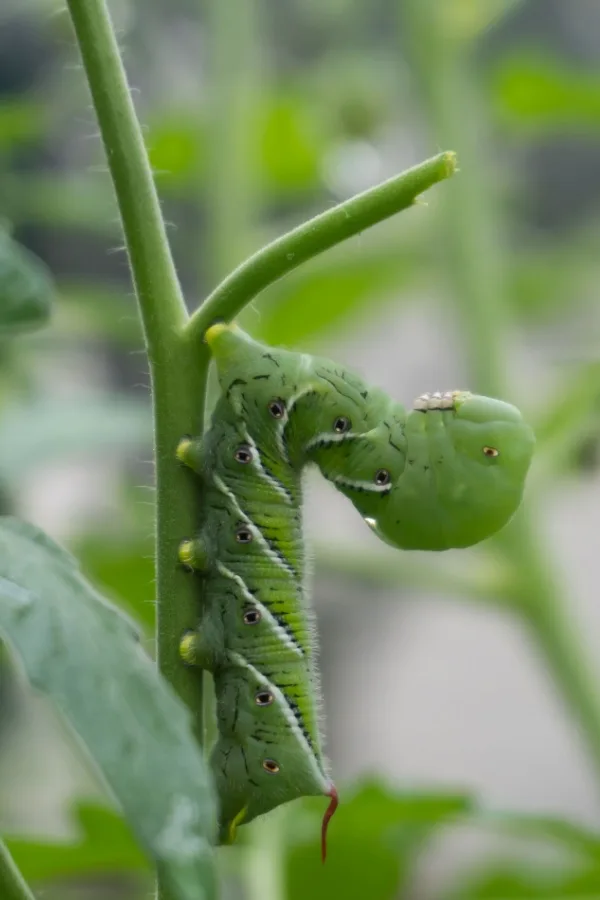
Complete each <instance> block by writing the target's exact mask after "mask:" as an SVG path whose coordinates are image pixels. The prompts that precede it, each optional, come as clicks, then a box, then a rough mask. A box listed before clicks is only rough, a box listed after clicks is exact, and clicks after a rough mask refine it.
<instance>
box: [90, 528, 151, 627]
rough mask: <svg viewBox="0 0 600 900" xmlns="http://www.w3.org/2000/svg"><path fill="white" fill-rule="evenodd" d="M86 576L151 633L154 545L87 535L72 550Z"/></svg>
mask: <svg viewBox="0 0 600 900" xmlns="http://www.w3.org/2000/svg"><path fill="white" fill-rule="evenodd" d="M74 550H75V553H76V554H77V558H78V559H79V560H80V562H81V567H82V569H83V570H84V572H85V573H86V575H87V576H88V577H89V578H90V579H92V580H93V581H94V582H95V583H96V584H97V585H98V586H99V588H100V589H101V590H102V592H103V593H108V594H110V595H111V596H113V597H115V600H116V602H118V603H119V606H122V607H123V608H124V609H127V610H129V611H130V612H132V613H133V614H134V615H135V618H136V620H138V621H139V622H141V623H142V624H143V625H145V626H146V628H147V629H148V632H149V633H150V634H152V633H153V632H154V625H155V620H156V609H155V605H154V556H153V554H154V542H153V540H152V539H149V540H144V541H143V540H141V539H140V538H137V539H132V538H131V537H127V536H125V535H122V534H118V533H117V534H116V535H115V536H114V540H111V539H110V538H109V537H107V536H106V535H91V534H90V535H86V536H85V537H83V538H81V539H80V540H78V541H77V543H76V545H75V547H74Z"/></svg>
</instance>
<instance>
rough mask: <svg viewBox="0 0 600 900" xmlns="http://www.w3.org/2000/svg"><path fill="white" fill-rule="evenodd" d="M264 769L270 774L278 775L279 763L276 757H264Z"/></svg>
mask: <svg viewBox="0 0 600 900" xmlns="http://www.w3.org/2000/svg"><path fill="white" fill-rule="evenodd" d="M262 766H263V769H264V770H265V772H268V773H269V774H270V775H277V773H278V772H279V764H278V763H276V762H275V760H274V759H263V764H262Z"/></svg>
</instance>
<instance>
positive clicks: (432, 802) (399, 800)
mask: <svg viewBox="0 0 600 900" xmlns="http://www.w3.org/2000/svg"><path fill="white" fill-rule="evenodd" d="M302 804H303V808H304V810H306V811H308V812H310V813H312V817H311V821H312V827H311V832H312V834H311V837H310V838H306V837H303V836H302V835H301V834H300V835H298V836H297V837H296V842H294V839H293V838H292V840H291V842H290V844H289V845H288V849H287V856H286V883H287V898H288V900H306V898H307V897H310V900H331V898H332V897H343V898H344V900H365V898H368V900H394V898H396V897H398V896H399V892H400V890H401V888H402V887H404V886H405V885H406V882H407V881H408V879H409V877H410V876H411V874H412V867H413V863H414V860H415V853H416V851H417V850H419V849H420V848H421V847H422V846H423V844H424V842H425V841H426V840H427V839H428V838H429V837H430V836H431V835H432V834H433V832H434V831H435V830H436V829H437V828H439V827H441V826H443V825H447V824H448V823H450V822H452V821H453V820H456V819H458V818H459V817H460V816H463V815H465V814H467V813H469V812H470V810H471V808H472V803H471V800H470V798H468V797H467V796H466V795H464V794H443V793H431V794H417V793H415V794H402V793H399V792H394V791H392V790H391V789H390V788H388V787H386V786H385V785H383V784H382V783H380V782H378V781H366V782H363V783H362V784H361V785H359V786H358V787H357V788H356V790H355V793H354V795H353V796H350V797H348V795H347V794H346V793H345V792H342V793H341V796H340V806H339V808H338V811H337V813H336V815H335V817H334V818H333V819H332V821H331V823H330V826H329V837H328V851H327V862H326V864H325V865H322V863H321V859H320V851H319V831H320V825H319V819H320V817H322V815H323V801H320V803H316V802H314V801H312V800H306V801H302Z"/></svg>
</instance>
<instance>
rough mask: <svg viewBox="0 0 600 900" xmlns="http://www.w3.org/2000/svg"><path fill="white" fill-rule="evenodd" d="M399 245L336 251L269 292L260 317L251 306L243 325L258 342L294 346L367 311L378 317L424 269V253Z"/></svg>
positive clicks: (262, 300) (263, 299)
mask: <svg viewBox="0 0 600 900" xmlns="http://www.w3.org/2000/svg"><path fill="white" fill-rule="evenodd" d="M353 243H354V242H353ZM398 243H399V242H398ZM398 243H396V244H395V245H393V246H391V247H390V246H389V244H388V245H385V246H383V247H382V246H380V245H378V244H376V245H375V246H369V245H367V246H361V248H360V252H357V249H356V245H353V246H352V247H351V248H347V247H344V248H339V249H335V250H333V251H331V252H330V253H328V254H326V255H325V256H324V257H322V258H321V259H319V260H318V261H315V262H314V263H308V264H307V265H305V266H303V267H302V268H301V269H298V270H297V271H296V272H294V273H293V275H291V276H290V277H289V278H285V279H283V280H282V281H280V282H278V283H276V284H275V285H274V286H273V287H271V288H269V290H268V291H266V292H265V294H264V296H263V297H261V298H260V299H259V300H258V301H257V302H256V304H255V305H256V309H257V310H258V315H257V314H256V309H252V308H251V309H249V310H247V311H246V312H245V313H244V314H243V316H242V317H241V319H240V321H241V322H242V323H245V324H246V325H247V327H248V328H249V330H250V331H251V332H252V335H253V336H254V337H256V338H257V339H258V340H263V341H265V342H266V343H268V344H277V345H285V346H294V345H298V344H301V343H302V342H306V341H307V340H310V339H311V338H315V337H316V336H321V335H323V334H324V333H326V332H327V331H328V330H330V331H331V330H333V329H334V328H336V327H337V326H338V325H341V324H342V323H344V322H346V321H348V320H350V319H351V318H352V317H353V316H356V315H358V314H360V312H361V311H365V312H366V311H367V310H368V313H369V315H372V314H373V312H374V310H375V309H378V308H379V307H380V306H382V305H383V304H384V303H385V302H387V301H391V300H392V299H393V298H394V297H397V294H396V292H397V291H399V290H400V289H401V288H403V287H404V286H405V285H406V284H407V282H409V281H411V280H412V279H413V278H415V277H417V274H418V272H419V270H420V262H421V260H420V255H419V254H418V252H415V249H414V248H412V247H409V248H407V247H405V246H398Z"/></svg>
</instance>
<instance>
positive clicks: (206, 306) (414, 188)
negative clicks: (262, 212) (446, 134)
mask: <svg viewBox="0 0 600 900" xmlns="http://www.w3.org/2000/svg"><path fill="white" fill-rule="evenodd" d="M455 169H456V158H455V155H454V153H451V152H447V153H440V154H439V156H435V157H433V159H429V160H427V161H426V162H424V163H421V164H420V165H418V166H414V168H412V169H409V170H408V171H406V172H403V173H402V174H401V175H397V176H396V177H395V178H390V179H389V180H388V181H385V182H384V183H383V184H379V185H377V187H374V188H370V189H369V190H367V191H364V193H362V194H358V195H357V196H356V197H352V198H351V199H350V200H347V201H346V202H345V203H340V204H339V205H338V206H335V207H333V209H329V210H327V211H326V212H324V213H321V215H319V216H316V217H315V218H314V219H311V220H310V221H308V222H305V223H304V224H303V225H300V226H299V227H298V228H295V229H294V230H293V231H290V232H289V233H288V234H286V235H284V236H283V237H280V238H278V239H277V240H276V241H273V243H272V244H269V245H268V246H267V247H264V248H263V249H262V250H259V251H258V253H255V254H254V256H251V257H250V259H248V260H246V262H244V263H242V265H241V266H239V267H238V268H237V269H235V271H234V272H232V273H231V275H229V276H228V278H226V279H225V280H224V281H222V282H221V284H220V285H219V286H218V287H217V288H216V290H215V291H213V293H212V294H211V295H210V297H208V299H207V300H206V302H205V303H203V304H202V306H201V307H200V309H198V310H197V311H196V313H194V315H193V316H192V318H191V320H190V324H189V326H188V331H189V333H190V337H191V339H192V340H194V341H201V340H202V337H203V335H204V332H205V331H206V329H207V328H208V327H209V325H211V323H213V322H214V321H216V320H217V319H224V320H226V321H230V320H231V319H233V318H234V317H235V316H236V315H238V313H239V312H240V311H241V310H242V309H243V308H244V306H246V305H247V304H248V303H250V301H251V300H253V299H254V297H256V295H257V294H259V293H260V291H262V290H264V289H265V288H266V287H268V286H269V285H270V284H273V282H274V281H277V280H278V279H279V278H281V277H282V276H283V275H286V274H287V273H288V272H291V271H292V269H295V268H296V267H297V266H299V265H301V264H302V263H304V262H306V261H307V260H309V259H312V258H313V257H314V256H317V255H318V254H319V253H323V252H324V251H325V250H329V249H330V248H331V247H334V246H335V245H336V244H340V243H341V242H342V241H345V240H347V239H348V238H350V237H353V236H354V235H356V234H359V233H360V232H361V231H365V230H366V229H367V228H370V227H371V226H372V225H375V224H377V223H378V222H382V221H383V220H384V219H388V218H390V216H393V215H395V214H396V213H398V212H400V211H401V210H403V209H407V207H409V206H412V205H413V204H414V202H415V199H416V198H417V197H418V196H419V194H422V193H423V192H424V191H426V190H427V189H428V188H430V187H432V186H433V185H434V184H437V182H439V181H442V180H443V179H444V178H448V177H449V176H450V175H452V174H453V173H454V171H455Z"/></svg>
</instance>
